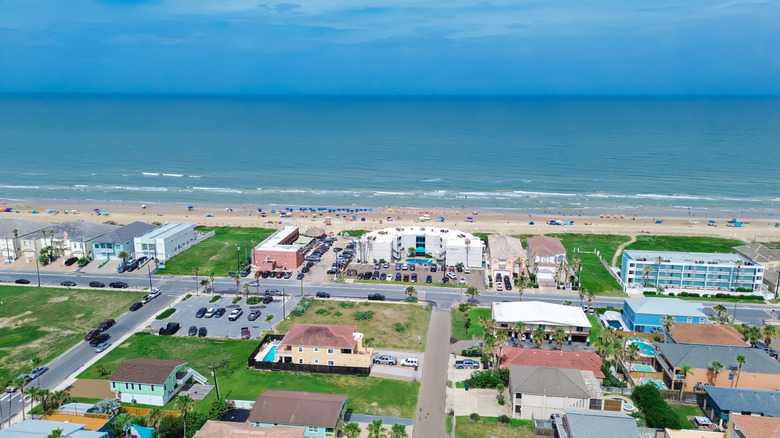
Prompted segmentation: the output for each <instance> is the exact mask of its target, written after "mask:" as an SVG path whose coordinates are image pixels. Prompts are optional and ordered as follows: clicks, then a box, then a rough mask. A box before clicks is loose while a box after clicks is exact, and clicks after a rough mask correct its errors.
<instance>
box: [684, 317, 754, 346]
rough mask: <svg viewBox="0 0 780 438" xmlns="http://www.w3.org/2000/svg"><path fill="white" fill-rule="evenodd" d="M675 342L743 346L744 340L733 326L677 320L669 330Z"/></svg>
mask: <svg viewBox="0 0 780 438" xmlns="http://www.w3.org/2000/svg"><path fill="white" fill-rule="evenodd" d="M669 336H670V337H671V338H672V340H673V341H674V342H675V343H676V344H707V345H733V346H735V347H744V346H746V345H747V344H745V341H743V340H742V336H741V335H740V334H739V332H738V331H736V330H735V329H734V327H732V326H730V325H726V324H688V323H681V322H678V323H676V324H675V325H674V327H672V329H671V330H670V331H669Z"/></svg>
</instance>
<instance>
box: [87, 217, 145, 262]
mask: <svg viewBox="0 0 780 438" xmlns="http://www.w3.org/2000/svg"><path fill="white" fill-rule="evenodd" d="M155 228H157V225H152V224H147V223H146V222H138V221H136V222H133V223H130V224H127V225H125V226H123V227H119V228H117V229H115V230H114V231H111V232H109V233H106V234H104V235H102V236H100V237H99V238H97V239H95V240H94V241H93V242H92V254H93V256H94V258H96V259H97V260H118V259H119V253H120V252H122V251H126V252H127V253H128V254H130V256H133V255H134V254H135V238H136V237H138V236H140V235H142V234H144V233H147V232H149V231H151V230H153V229H155Z"/></svg>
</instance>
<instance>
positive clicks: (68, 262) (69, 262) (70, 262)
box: [65, 257, 79, 266]
mask: <svg viewBox="0 0 780 438" xmlns="http://www.w3.org/2000/svg"><path fill="white" fill-rule="evenodd" d="M77 261H79V258H78V257H70V258H69V259H68V260H65V266H73V264H74V263H76V262H77Z"/></svg>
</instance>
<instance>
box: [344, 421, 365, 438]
mask: <svg viewBox="0 0 780 438" xmlns="http://www.w3.org/2000/svg"><path fill="white" fill-rule="evenodd" d="M343 432H344V435H345V436H346V437H347V438H357V437H358V436H359V435H360V432H362V430H360V426H358V424H357V423H355V422H354V421H353V422H351V423H349V424H347V425H345V426H344V430H343Z"/></svg>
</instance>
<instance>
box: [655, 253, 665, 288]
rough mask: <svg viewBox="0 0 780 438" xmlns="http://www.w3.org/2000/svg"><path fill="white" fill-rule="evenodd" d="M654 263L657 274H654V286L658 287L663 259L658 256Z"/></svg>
mask: <svg viewBox="0 0 780 438" xmlns="http://www.w3.org/2000/svg"><path fill="white" fill-rule="evenodd" d="M655 261H656V263H658V269H657V272H656V273H655V285H656V286H658V285H660V282H661V263H663V262H664V257H663V256H658V257H656V259H655Z"/></svg>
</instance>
